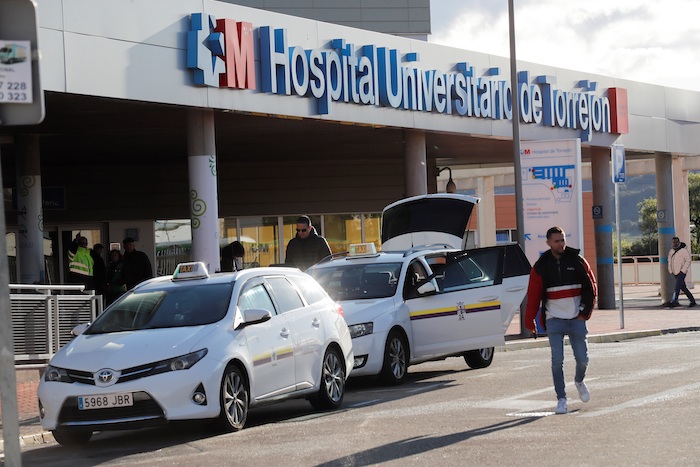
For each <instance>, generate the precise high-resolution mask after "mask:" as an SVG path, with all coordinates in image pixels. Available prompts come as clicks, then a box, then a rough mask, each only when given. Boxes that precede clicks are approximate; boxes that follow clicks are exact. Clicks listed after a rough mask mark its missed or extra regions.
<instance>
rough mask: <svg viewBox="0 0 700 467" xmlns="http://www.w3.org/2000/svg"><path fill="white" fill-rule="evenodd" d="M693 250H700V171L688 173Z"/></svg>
mask: <svg viewBox="0 0 700 467" xmlns="http://www.w3.org/2000/svg"><path fill="white" fill-rule="evenodd" d="M688 204H689V217H690V235H691V238H690V244H691V251H694V252H695V251H700V173H695V172H690V173H688Z"/></svg>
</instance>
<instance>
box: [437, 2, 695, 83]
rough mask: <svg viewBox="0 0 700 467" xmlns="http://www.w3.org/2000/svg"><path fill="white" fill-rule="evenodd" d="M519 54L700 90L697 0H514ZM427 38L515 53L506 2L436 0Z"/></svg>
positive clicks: (523, 57) (569, 66)
mask: <svg viewBox="0 0 700 467" xmlns="http://www.w3.org/2000/svg"><path fill="white" fill-rule="evenodd" d="M513 4H514V8H515V15H514V18H515V20H514V21H515V43H516V50H515V55H516V58H517V60H518V61H526V62H533V63H538V64H542V65H548V66H555V67H559V68H565V69H570V70H577V71H583V72H587V73H594V74H600V75H605V76H612V77H616V78H624V79H629V80H633V81H640V82H644V83H652V84H660V85H663V86H669V87H675V88H681V89H691V90H694V91H700V2H698V1H697V0H665V1H661V0H585V1H572V0H513ZM430 15H431V29H432V34H431V36H430V37H429V39H428V40H429V42H431V43H435V44H441V45H448V46H452V47H458V48H461V49H466V50H472V51H477V52H483V53H488V54H492V55H499V56H503V57H509V56H510V45H509V37H508V0H430Z"/></svg>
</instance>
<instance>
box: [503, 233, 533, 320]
mask: <svg viewBox="0 0 700 467" xmlns="http://www.w3.org/2000/svg"><path fill="white" fill-rule="evenodd" d="M497 248H501V249H502V250H503V290H502V292H501V323H502V326H503V333H504V334H505V332H506V331H508V326H510V322H511V321H512V320H513V316H515V314H516V313H518V312H520V305H521V304H522V302H523V299H524V298H525V295H526V294H527V285H528V282H529V281H530V269H531V267H530V261H529V260H528V259H527V256H525V253H524V252H523V249H522V248H520V245H518V244H515V243H514V244H510V245H503V246H499V247H497Z"/></svg>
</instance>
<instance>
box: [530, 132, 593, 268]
mask: <svg viewBox="0 0 700 467" xmlns="http://www.w3.org/2000/svg"><path fill="white" fill-rule="evenodd" d="M520 164H521V168H522V180H523V193H522V196H523V209H524V210H525V212H524V213H523V228H524V234H525V235H524V236H525V254H526V255H527V258H528V259H529V260H530V263H532V264H535V261H537V259H538V258H539V257H540V255H541V254H542V253H543V252H545V251H547V250H548V249H549V247H548V246H547V243H546V241H547V230H548V229H549V228H550V227H554V226H558V227H561V228H562V229H564V232H566V244H567V245H568V246H570V247H573V248H580V249H581V254H583V202H582V195H581V140H580V139H578V138H577V139H564V140H551V141H521V142H520Z"/></svg>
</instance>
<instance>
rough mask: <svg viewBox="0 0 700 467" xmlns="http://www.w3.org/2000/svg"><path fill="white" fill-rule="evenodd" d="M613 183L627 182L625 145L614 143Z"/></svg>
mask: <svg viewBox="0 0 700 467" xmlns="http://www.w3.org/2000/svg"><path fill="white" fill-rule="evenodd" d="M611 150H612V166H613V183H625V179H626V176H625V146H624V145H622V144H613V145H612V148H611Z"/></svg>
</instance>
